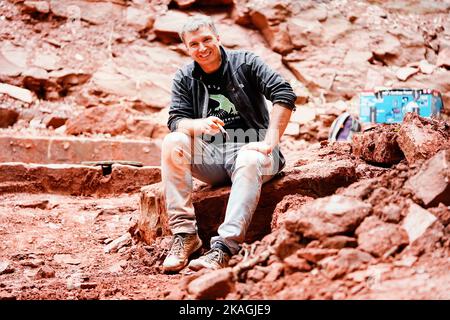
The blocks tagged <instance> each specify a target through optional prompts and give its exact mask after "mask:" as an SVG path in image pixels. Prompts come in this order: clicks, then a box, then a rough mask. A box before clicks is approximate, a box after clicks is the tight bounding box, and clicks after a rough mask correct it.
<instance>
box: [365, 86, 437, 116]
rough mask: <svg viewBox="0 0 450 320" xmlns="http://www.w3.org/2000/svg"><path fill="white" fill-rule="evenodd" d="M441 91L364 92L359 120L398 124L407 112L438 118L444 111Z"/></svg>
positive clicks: (391, 90) (399, 90)
mask: <svg viewBox="0 0 450 320" xmlns="http://www.w3.org/2000/svg"><path fill="white" fill-rule="evenodd" d="M443 107H444V106H443V102H442V97H441V94H440V93H439V91H436V90H431V89H390V90H380V91H376V92H373V91H372V92H363V93H361V95H360V110H359V119H360V121H361V122H363V123H398V122H402V121H403V117H404V115H405V114H406V113H407V112H416V113H418V114H419V115H420V116H422V117H432V116H438V115H439V114H440V112H441V110H442V109H443Z"/></svg>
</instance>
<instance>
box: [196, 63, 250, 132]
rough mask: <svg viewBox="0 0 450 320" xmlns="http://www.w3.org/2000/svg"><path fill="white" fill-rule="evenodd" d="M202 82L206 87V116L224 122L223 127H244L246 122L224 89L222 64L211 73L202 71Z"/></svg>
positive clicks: (225, 84) (224, 81)
mask: <svg viewBox="0 0 450 320" xmlns="http://www.w3.org/2000/svg"><path fill="white" fill-rule="evenodd" d="M202 79H203V82H204V83H205V85H206V87H207V88H208V95H209V102H208V113H207V115H208V117H209V116H215V117H217V118H220V119H221V120H222V121H223V122H224V123H225V126H224V129H226V130H227V129H239V128H240V129H246V124H245V122H244V120H243V119H242V117H241V115H240V114H239V112H238V111H237V109H236V106H235V105H234V104H233V102H231V99H230V95H229V93H228V91H227V89H226V87H227V82H226V79H225V77H224V76H223V64H222V66H221V67H220V68H219V70H217V71H215V72H213V73H210V74H208V73H204V74H203V77H202Z"/></svg>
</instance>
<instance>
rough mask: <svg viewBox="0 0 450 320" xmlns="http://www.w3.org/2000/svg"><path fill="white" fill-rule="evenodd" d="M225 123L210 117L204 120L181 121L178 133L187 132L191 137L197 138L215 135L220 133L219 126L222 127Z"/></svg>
mask: <svg viewBox="0 0 450 320" xmlns="http://www.w3.org/2000/svg"><path fill="white" fill-rule="evenodd" d="M224 125H225V123H224V122H223V121H222V120H221V119H220V118H217V117H214V116H210V117H208V118H204V119H183V120H181V121H180V123H179V125H178V129H179V130H180V131H185V132H186V131H187V132H189V134H190V135H192V136H199V135H202V134H209V135H215V134H217V133H219V132H220V128H219V126H222V127H223V126H224Z"/></svg>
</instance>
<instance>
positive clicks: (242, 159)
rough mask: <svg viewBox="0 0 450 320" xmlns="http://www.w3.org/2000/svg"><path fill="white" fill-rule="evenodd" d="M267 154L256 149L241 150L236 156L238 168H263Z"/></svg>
mask: <svg viewBox="0 0 450 320" xmlns="http://www.w3.org/2000/svg"><path fill="white" fill-rule="evenodd" d="M266 158H267V156H265V155H264V154H262V153H261V152H259V151H256V150H244V151H240V152H239V154H238V156H237V158H236V169H238V168H248V169H255V170H259V169H261V168H262V167H263V166H264V164H265V163H266V162H267V161H266V160H267V159H266Z"/></svg>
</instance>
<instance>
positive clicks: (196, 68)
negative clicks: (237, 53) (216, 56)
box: [192, 46, 228, 80]
mask: <svg viewBox="0 0 450 320" xmlns="http://www.w3.org/2000/svg"><path fill="white" fill-rule="evenodd" d="M220 54H221V57H222V64H221V67H222V65H223V69H222V70H223V74H222V76H224V75H225V74H226V72H227V70H228V54H227V51H226V50H225V49H224V48H223V47H222V46H220ZM202 75H203V70H202V67H200V65H199V64H198V63H197V62H196V61H194V69H193V70H192V77H193V78H195V79H197V80H202Z"/></svg>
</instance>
